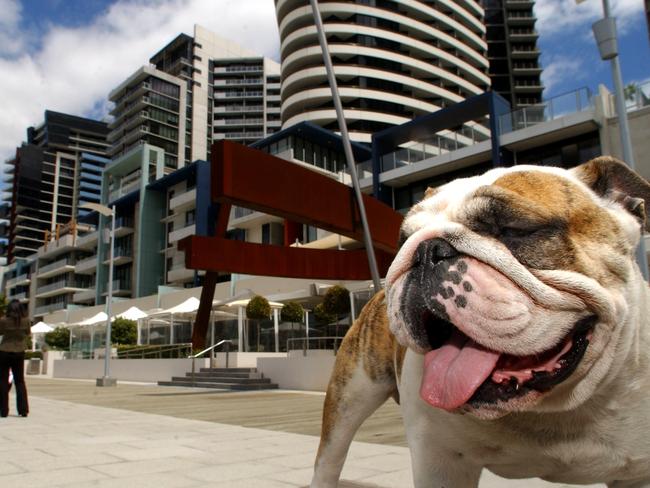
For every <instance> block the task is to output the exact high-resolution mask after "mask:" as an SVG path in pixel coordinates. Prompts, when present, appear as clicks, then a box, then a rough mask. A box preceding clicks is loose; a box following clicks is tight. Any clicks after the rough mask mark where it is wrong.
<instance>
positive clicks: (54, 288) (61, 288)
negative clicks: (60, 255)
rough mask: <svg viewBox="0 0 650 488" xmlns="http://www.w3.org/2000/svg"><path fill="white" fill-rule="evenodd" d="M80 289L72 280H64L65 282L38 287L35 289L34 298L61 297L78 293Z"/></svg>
mask: <svg viewBox="0 0 650 488" xmlns="http://www.w3.org/2000/svg"><path fill="white" fill-rule="evenodd" d="M82 289H83V288H82V287H80V286H79V285H78V284H77V282H76V281H75V280H73V279H70V278H66V279H65V280H61V281H56V282H54V283H50V284H49V285H44V286H39V287H38V288H36V298H47V297H53V296H56V295H63V294H66V293H71V292H76V291H80V290H82Z"/></svg>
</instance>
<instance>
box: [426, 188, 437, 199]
mask: <svg viewBox="0 0 650 488" xmlns="http://www.w3.org/2000/svg"><path fill="white" fill-rule="evenodd" d="M436 193H438V189H437V188H434V187H432V186H429V187H427V189H426V190H424V198H429V197H432V196H433V195H435V194H436Z"/></svg>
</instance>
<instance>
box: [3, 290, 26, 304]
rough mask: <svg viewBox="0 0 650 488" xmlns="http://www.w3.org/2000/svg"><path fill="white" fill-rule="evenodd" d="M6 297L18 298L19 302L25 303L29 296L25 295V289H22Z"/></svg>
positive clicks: (10, 298)
mask: <svg viewBox="0 0 650 488" xmlns="http://www.w3.org/2000/svg"><path fill="white" fill-rule="evenodd" d="M7 299H9V300H18V301H19V302H20V303H27V302H28V301H29V297H28V296H27V292H26V291H24V292H22V293H16V294H14V295H12V294H9V295H8V296H7Z"/></svg>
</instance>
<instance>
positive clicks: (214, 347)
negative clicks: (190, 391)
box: [188, 339, 232, 386]
mask: <svg viewBox="0 0 650 488" xmlns="http://www.w3.org/2000/svg"><path fill="white" fill-rule="evenodd" d="M222 344H226V368H228V357H229V355H230V345H231V344H232V341H231V340H230V339H224V340H222V341H219V342H217V343H216V344H212V345H211V346H210V347H207V348H205V349H203V351H201V352H197V353H196V354H192V355H190V356H188V357H189V358H191V359H192V386H195V385H196V382H195V380H194V375H195V372H196V365H195V361H196V358H199V357H201V356H203V355H204V354H205V353H206V352H210V367H212V365H213V362H214V360H215V359H216V356H215V351H214V350H215V349H216V348H217V347H219V346H220V345H222Z"/></svg>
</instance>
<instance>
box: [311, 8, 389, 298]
mask: <svg viewBox="0 0 650 488" xmlns="http://www.w3.org/2000/svg"><path fill="white" fill-rule="evenodd" d="M309 1H310V3H311V9H312V12H313V14H314V22H315V23H316V32H317V33H318V41H319V42H320V47H321V50H322V51H323V62H324V63H325V70H326V71H327V79H328V81H329V85H330V90H332V100H333V101H334V107H335V108H336V117H337V119H338V122H339V130H340V131H341V139H342V141H343V149H344V150H345V159H346V160H347V164H348V171H349V172H350V176H351V177H352V186H353V187H354V194H355V196H356V199H357V204H358V205H359V216H360V217H361V225H362V226H363V242H364V245H365V246H366V252H367V254H368V266H369V267H370V274H371V275H372V282H373V283H374V286H375V292H378V291H379V290H381V280H380V277H379V270H378V269H377V259H376V258H375V250H374V248H373V247H372V237H371V236H370V228H369V227H368V219H367V217H366V208H365V206H364V204H363V197H362V195H361V188H360V187H359V179H358V177H357V167H356V165H355V162H354V154H353V153H352V145H351V144H350V135H349V134H348V126H347V124H346V122H345V116H344V114H343V105H342V104H341V98H340V96H339V89H338V85H337V83H336V76H335V75H334V68H333V66H332V58H331V57H330V52H329V48H328V47H327V38H326V37H325V29H324V28H323V19H322V18H321V15H320V11H319V10H318V1H317V0H309Z"/></svg>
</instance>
